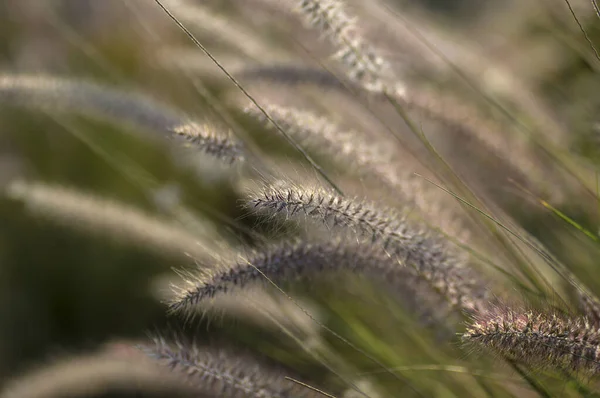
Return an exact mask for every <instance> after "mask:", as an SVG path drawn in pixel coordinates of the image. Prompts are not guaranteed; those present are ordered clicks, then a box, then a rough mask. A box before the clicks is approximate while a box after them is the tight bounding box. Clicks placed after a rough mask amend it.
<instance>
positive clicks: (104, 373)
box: [0, 354, 209, 398]
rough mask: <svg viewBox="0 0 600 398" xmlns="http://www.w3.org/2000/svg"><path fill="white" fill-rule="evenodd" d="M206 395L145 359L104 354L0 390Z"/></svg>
mask: <svg viewBox="0 0 600 398" xmlns="http://www.w3.org/2000/svg"><path fill="white" fill-rule="evenodd" d="M140 396H144V397H149V398H150V397H153V398H161V397H164V398H167V397H168V398H179V397H181V398H184V397H185V398H192V397H194V398H202V397H206V398H208V397H209V395H202V392H201V391H200V390H199V389H197V388H194V387H193V386H190V385H188V384H186V383H185V379H183V378H181V377H178V376H177V375H174V374H169V373H165V372H164V371H163V369H162V368H161V367H160V366H158V365H157V364H155V363H152V361H150V360H148V359H147V358H144V357H141V358H120V357H119V358H117V357H113V356H111V355H108V354H92V355H87V356H80V357H71V358H65V359H63V360H60V361H58V362H56V363H52V364H51V365H48V366H43V367H40V368H39V369H37V370H34V371H30V372H28V373H26V374H24V375H22V376H20V377H18V378H16V379H14V380H12V381H10V382H9V383H8V384H7V385H6V386H5V388H4V389H3V390H2V391H0V398H94V397H97V398H102V397H122V398H126V397H130V398H134V397H140Z"/></svg>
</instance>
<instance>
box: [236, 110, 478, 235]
mask: <svg viewBox="0 0 600 398" xmlns="http://www.w3.org/2000/svg"><path fill="white" fill-rule="evenodd" d="M263 107H264V109H265V110H266V111H267V113H268V114H269V115H270V116H271V118H273V119H274V120H276V121H277V123H278V124H279V125H280V126H282V127H283V128H285V129H286V131H287V132H288V134H290V135H292V136H293V137H294V139H296V140H297V142H298V143H299V144H300V145H302V146H303V147H305V148H307V149H309V150H311V151H314V152H316V153H318V154H319V155H321V156H324V157H325V156H327V157H329V158H333V160H334V161H336V162H337V163H339V164H340V165H341V166H343V167H345V168H350V169H351V170H352V171H353V172H354V173H357V174H358V175H360V176H361V177H367V178H369V179H371V178H375V179H376V180H377V181H378V182H380V183H382V184H384V185H385V186H386V187H387V188H388V189H390V191H391V192H393V194H394V200H395V201H397V202H401V203H402V204H403V205H408V204H414V205H415V206H416V207H417V208H418V210H419V211H420V214H419V215H417V217H422V218H423V219H424V221H426V222H427V223H428V224H429V225H432V226H434V227H440V228H441V229H442V231H444V232H445V233H447V234H449V235H451V236H453V237H455V238H457V239H458V240H459V241H461V242H466V241H467V240H468V238H469V231H468V229H467V228H466V227H465V225H464V224H465V216H464V213H463V212H462V209H461V208H460V206H459V205H457V204H456V203H455V202H454V200H453V199H452V198H450V197H449V196H448V195H446V194H445V193H443V192H440V190H439V189H435V188H434V187H433V186H432V185H431V184H429V183H426V182H425V181H424V180H423V179H422V178H417V177H415V176H414V175H412V174H411V172H406V171H405V170H406V169H407V168H408V167H410V166H409V165H407V164H406V163H405V162H404V160H403V161H400V162H399V161H398V160H397V159H398V154H397V152H396V151H394V148H390V147H389V146H385V145H381V144H380V143H378V142H373V140H369V139H368V138H367V137H366V136H364V135H363V134H360V133H359V132H357V131H343V130H341V129H340V128H339V126H337V125H336V124H334V123H333V122H331V121H330V120H329V119H328V118H326V117H323V116H318V115H316V114H314V113H312V112H308V111H305V110H301V109H295V108H286V107H281V106H278V105H263ZM245 112H246V113H247V114H249V115H250V116H252V117H254V118H255V119H257V120H259V121H261V122H263V123H265V124H266V126H267V127H269V126H270V123H266V122H267V121H266V120H265V118H264V116H263V114H262V112H259V111H258V110H257V109H256V108H255V107H253V106H251V105H250V106H247V107H246V108H245Z"/></svg>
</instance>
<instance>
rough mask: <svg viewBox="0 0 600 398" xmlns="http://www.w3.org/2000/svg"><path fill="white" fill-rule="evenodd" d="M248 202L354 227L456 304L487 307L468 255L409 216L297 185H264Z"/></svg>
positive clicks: (269, 211)
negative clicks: (469, 269) (468, 269)
mask: <svg viewBox="0 0 600 398" xmlns="http://www.w3.org/2000/svg"><path fill="white" fill-rule="evenodd" d="M248 205H249V206H250V207H253V208H254V209H255V210H256V211H258V212H260V213H262V214H266V215H267V216H271V217H275V216H283V217H285V218H292V217H294V218H297V219H298V218H299V219H300V220H310V219H313V220H315V221H317V222H318V223H322V224H324V225H325V226H327V227H328V228H338V229H339V230H340V231H341V232H342V233H346V232H349V231H355V232H357V233H358V234H359V235H361V236H365V237H367V238H369V239H370V241H371V244H372V245H374V246H375V247H377V248H378V249H379V250H382V251H383V252H384V253H386V255H388V256H391V257H392V258H394V259H395V260H396V261H397V262H398V264H397V266H398V267H402V266H408V267H413V268H414V269H415V270H416V271H417V273H418V274H419V275H421V276H422V277H423V278H424V279H426V280H428V281H429V283H430V284H431V286H433V287H434V288H436V289H439V290H441V291H443V292H444V294H445V295H446V296H447V297H448V298H449V300H450V302H451V303H452V304H453V305H458V306H460V307H462V308H464V309H466V310H474V309H475V308H479V307H480V306H481V305H483V302H484V301H483V300H482V297H484V296H485V294H484V293H483V290H481V289H482V288H483V286H481V284H482V283H483V282H482V281H481V280H478V278H476V277H474V275H475V273H474V272H470V271H469V272H465V271H464V270H465V269H467V268H468V265H467V264H468V263H467V261H468V260H467V258H466V257H465V256H464V253H461V252H459V251H458V250H457V249H456V248H455V247H453V246H452V245H451V244H450V243H449V242H448V241H446V240H444V239H443V238H441V237H440V236H438V235H437V234H435V233H433V232H432V231H431V230H429V229H428V228H427V227H425V226H424V225H423V224H421V223H418V222H415V221H414V220H410V219H409V217H408V216H406V215H401V214H400V213H397V212H395V211H392V210H389V209H384V208H379V207H377V206H376V205H374V204H372V203H368V202H363V201H359V200H353V199H348V198H342V197H339V196H336V195H335V194H333V193H329V192H327V191H325V190H319V189H306V188H303V187H294V186H288V187H278V186H275V185H271V186H265V187H264V189H263V190H262V191H260V192H257V193H251V194H250V199H249V201H248ZM471 271H472V270H471ZM463 272H465V273H464V274H462V273H463ZM461 274H462V275H461ZM467 274H470V276H469V277H466V276H465V275H467ZM458 275H461V276H458ZM455 278H456V279H455ZM458 281H460V282H458ZM478 285H480V286H479V287H478V288H474V287H476V286H478ZM467 286H469V287H470V288H466V287H467Z"/></svg>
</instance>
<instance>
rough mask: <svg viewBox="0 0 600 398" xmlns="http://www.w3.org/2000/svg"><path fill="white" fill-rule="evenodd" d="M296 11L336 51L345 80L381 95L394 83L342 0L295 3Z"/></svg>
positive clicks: (388, 68) (398, 88)
mask: <svg viewBox="0 0 600 398" xmlns="http://www.w3.org/2000/svg"><path fill="white" fill-rule="evenodd" d="M296 3H297V7H296V9H295V11H296V12H298V13H300V14H301V15H303V16H304V19H305V21H306V23H307V25H308V26H310V27H312V28H314V29H316V30H317V31H319V32H321V33H322V34H323V36H325V37H327V38H328V39H329V40H330V41H331V43H332V44H333V45H334V46H335V47H336V48H337V52H336V53H335V55H334V58H335V59H337V60H338V61H339V62H340V63H341V64H342V65H343V66H344V68H345V69H346V73H347V75H348V77H349V78H350V79H351V80H352V81H355V82H356V83H358V84H359V85H361V86H362V87H363V88H365V89H366V90H368V91H373V92H384V91H385V90H389V89H390V88H392V87H393V90H394V91H402V87H401V85H400V84H399V83H398V82H397V81H395V79H394V76H393V73H392V67H391V65H390V64H389V62H388V61H387V60H385V59H384V58H383V57H381V56H380V55H379V54H378V51H377V50H376V49H375V48H374V47H373V46H372V45H371V44H370V43H368V42H367V41H365V40H364V38H363V37H362V35H361V34H360V33H359V32H358V30H357V28H356V24H355V18H353V17H351V16H350V15H349V14H347V12H346V10H345V4H344V2H343V1H341V0H298V1H296Z"/></svg>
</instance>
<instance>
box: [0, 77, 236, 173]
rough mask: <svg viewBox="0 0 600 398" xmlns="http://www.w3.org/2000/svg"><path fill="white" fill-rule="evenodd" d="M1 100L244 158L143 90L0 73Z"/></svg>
mask: <svg viewBox="0 0 600 398" xmlns="http://www.w3.org/2000/svg"><path fill="white" fill-rule="evenodd" d="M0 103H8V104H9V105H11V106H22V107H26V108H33V109H39V110H43V111H48V112H66V113H80V114H83V115H86V116H90V117H94V118H99V119H101V120H109V121H113V122H117V123H123V124H126V125H131V126H133V127H136V128H137V129H139V130H142V131H144V132H146V131H148V132H153V133H155V134H156V133H158V134H159V135H161V136H163V137H173V136H185V137H188V139H189V140H190V141H192V142H193V143H194V144H195V148H196V149H198V150H200V151H203V152H206V153H208V154H210V155H213V156H215V157H217V158H219V159H223V160H225V161H227V162H233V161H236V160H242V159H243V158H244V155H243V153H244V151H243V149H242V145H241V143H239V142H237V141H236V140H234V139H233V138H232V137H230V136H228V135H226V134H220V133H217V132H216V131H215V130H214V129H209V130H205V129H201V128H199V127H201V126H203V125H202V124H201V123H198V122H195V121H194V120H192V119H190V117H188V116H186V115H184V114H183V113H182V112H181V111H179V110H176V109H173V108H172V107H170V106H169V105H167V104H164V103H161V102H158V101H156V100H153V99H151V98H149V97H147V96H145V95H142V94H137V93H130V92H124V91H121V90H117V89H115V88H111V87H109V86H104V85H101V84H98V83H94V82H90V81H84V80H76V79H72V78H61V77H55V76H44V75H37V76H36V75H0ZM203 127H204V128H205V127H206V125H204V126H203ZM146 136H147V135H146Z"/></svg>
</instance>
